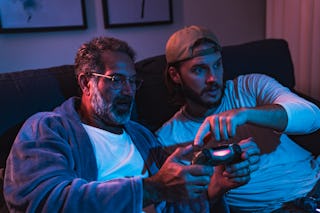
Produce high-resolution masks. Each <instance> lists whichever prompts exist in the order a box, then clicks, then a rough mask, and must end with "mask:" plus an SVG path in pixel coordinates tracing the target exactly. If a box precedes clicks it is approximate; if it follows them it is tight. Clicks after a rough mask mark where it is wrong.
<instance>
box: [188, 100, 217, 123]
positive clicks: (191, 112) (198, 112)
mask: <svg viewBox="0 0 320 213" xmlns="http://www.w3.org/2000/svg"><path fill="white" fill-rule="evenodd" d="M182 110H183V113H185V114H186V115H187V116H188V117H189V118H191V119H192V120H195V121H199V122H202V121H204V119H205V118H206V117H207V116H209V115H212V114H213V113H214V111H215V110H216V108H211V109H209V108H207V107H203V106H200V105H198V104H194V103H193V104H192V103H187V104H186V105H184V106H183V109H182Z"/></svg>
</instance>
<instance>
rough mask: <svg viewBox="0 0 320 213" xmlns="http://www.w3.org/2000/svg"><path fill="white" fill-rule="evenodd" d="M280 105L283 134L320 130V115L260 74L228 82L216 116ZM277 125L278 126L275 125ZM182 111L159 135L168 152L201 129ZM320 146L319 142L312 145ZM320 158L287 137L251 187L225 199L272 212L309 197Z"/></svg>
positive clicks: (318, 172)
mask: <svg viewBox="0 0 320 213" xmlns="http://www.w3.org/2000/svg"><path fill="white" fill-rule="evenodd" d="M271 103H277V104H280V105H282V106H283V107H284V108H285V109H286V112H287V114H288V126H287V128H286V130H285V131H284V133H301V134H303V133H308V132H312V131H314V130H316V129H317V128H319V127H320V111H319V109H318V108H317V107H316V106H315V105H314V104H311V103H309V102H307V101H305V100H304V99H302V98H300V97H298V96H296V95H295V94H293V93H291V92H290V91H289V89H287V88H285V87H283V86H281V85H280V84H279V83H278V82H276V81H275V80H274V79H272V78H270V77H267V76H265V75H260V74H251V75H245V76H239V77H238V78H237V79H235V80H233V81H227V82H226V88H225V91H224V97H223V99H222V102H221V104H220V106H219V107H218V109H217V110H216V111H215V112H214V114H217V113H220V112H224V111H227V110H231V109H235V108H240V107H255V106H259V105H264V104H271ZM275 122H276V121H275ZM201 123H202V122H201V121H196V120H192V119H191V118H190V117H189V116H187V115H186V114H185V113H184V112H183V108H182V109H180V111H178V112H177V113H176V114H175V115H174V116H173V117H172V118H171V119H170V120H169V121H167V122H166V123H165V124H164V125H163V126H162V127H161V128H160V129H159V130H158V131H157V132H156V135H157V137H158V139H159V141H160V142H161V143H162V144H163V145H164V146H172V145H176V144H179V143H186V142H192V141H193V140H194V137H195V135H196V133H197V131H198V129H199V127H200V125H201ZM312 142H317V141H312ZM319 165H320V158H319V157H318V159H317V160H316V159H315V158H314V156H312V155H311V153H310V152H308V151H306V150H304V149H303V148H301V147H300V146H298V145H297V144H295V143H294V142H293V141H292V140H291V139H290V138H289V137H288V136H287V135H286V134H282V135H281V137H280V144H279V145H278V146H277V147H276V149H275V150H274V151H273V152H271V153H268V154H263V155H262V156H261V158H260V162H259V169H258V170H257V171H255V172H253V173H252V174H251V180H250V182H249V183H248V184H246V185H244V186H241V187H238V188H236V189H233V190H231V191H229V192H228V193H227V194H226V199H227V202H228V204H229V205H230V206H234V207H235V208H236V209H238V210H240V211H244V212H271V211H272V210H275V209H277V208H280V207H281V204H282V203H283V202H286V201H291V200H293V199H295V198H298V197H302V196H304V195H306V194H307V193H308V192H309V191H310V190H311V189H312V188H313V186H314V184H315V183H316V181H317V179H319V176H320V169H319V168H320V166H319Z"/></svg>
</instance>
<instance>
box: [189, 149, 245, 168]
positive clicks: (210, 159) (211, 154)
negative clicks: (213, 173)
mask: <svg viewBox="0 0 320 213" xmlns="http://www.w3.org/2000/svg"><path fill="white" fill-rule="evenodd" d="M240 160H241V147H240V146H239V145H238V144H229V145H221V146H218V147H214V148H204V149H202V150H201V151H200V152H197V153H196V154H195V156H194V158H193V159H192V164H201V165H208V166H216V165H221V164H231V163H235V162H239V161H240Z"/></svg>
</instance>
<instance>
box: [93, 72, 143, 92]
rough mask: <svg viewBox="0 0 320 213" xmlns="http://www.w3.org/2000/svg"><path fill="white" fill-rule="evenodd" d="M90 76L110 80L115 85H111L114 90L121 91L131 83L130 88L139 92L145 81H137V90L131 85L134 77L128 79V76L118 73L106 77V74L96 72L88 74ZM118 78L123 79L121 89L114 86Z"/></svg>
mask: <svg viewBox="0 0 320 213" xmlns="http://www.w3.org/2000/svg"><path fill="white" fill-rule="evenodd" d="M88 74H89V75H92V76H97V77H102V78H106V79H108V80H110V81H111V82H112V83H113V84H111V87H112V88H113V89H121V88H123V87H124V86H125V83H129V85H130V87H131V88H132V89H134V90H138V89H140V87H141V85H142V83H143V80H142V79H135V80H134V81H135V88H133V87H132V84H131V83H130V80H132V77H128V76H125V75H122V74H118V73H115V74H113V75H104V74H100V73H96V72H90V73H88ZM116 76H120V77H121V78H122V79H121V81H120V82H121V86H119V87H117V86H116V87H115V85H114V82H116V81H115V78H116Z"/></svg>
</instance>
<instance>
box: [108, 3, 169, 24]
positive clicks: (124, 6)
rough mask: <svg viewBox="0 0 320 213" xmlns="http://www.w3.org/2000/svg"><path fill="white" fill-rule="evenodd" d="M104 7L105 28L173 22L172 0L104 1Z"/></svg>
mask: <svg viewBox="0 0 320 213" xmlns="http://www.w3.org/2000/svg"><path fill="white" fill-rule="evenodd" d="M102 7H103V14H104V26H105V28H113V27H130V26H142V25H157V24H170V23H172V22H173V21H172V20H173V18H172V1H171V0H102Z"/></svg>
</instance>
